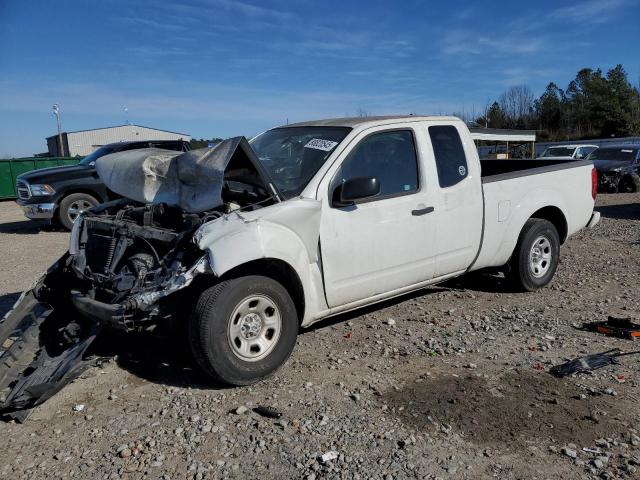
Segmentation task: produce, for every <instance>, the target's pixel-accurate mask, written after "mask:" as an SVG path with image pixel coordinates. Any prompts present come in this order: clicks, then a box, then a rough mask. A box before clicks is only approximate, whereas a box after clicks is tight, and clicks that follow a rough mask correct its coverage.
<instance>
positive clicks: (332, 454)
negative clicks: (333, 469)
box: [320, 450, 339, 463]
mask: <svg viewBox="0 0 640 480" xmlns="http://www.w3.org/2000/svg"><path fill="white" fill-rule="evenodd" d="M338 455H339V454H338V452H336V451H335V450H330V451H328V452H326V453H323V454H322V455H320V461H321V462H322V463H327V462H330V461H331V460H335V459H336V458H338Z"/></svg>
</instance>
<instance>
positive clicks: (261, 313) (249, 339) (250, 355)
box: [227, 295, 282, 362]
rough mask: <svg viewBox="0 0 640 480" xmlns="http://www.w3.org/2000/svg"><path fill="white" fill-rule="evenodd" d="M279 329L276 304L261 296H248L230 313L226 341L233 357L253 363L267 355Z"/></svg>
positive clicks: (277, 335)
mask: <svg viewBox="0 0 640 480" xmlns="http://www.w3.org/2000/svg"><path fill="white" fill-rule="evenodd" d="M281 330H282V317H281V314H280V310H279V309H278V306H277V305H276V303H275V302H274V301H273V300H272V299H271V298H269V297H267V296H265V295H250V296H248V297H246V298H244V299H243V300H241V301H240V302H239V303H238V304H237V305H236V307H235V309H234V310H233V313H232V314H231V316H230V318H229V323H228V326H227V340H228V341H229V346H230V347H231V351H232V352H233V353H234V355H235V356H236V357H238V358H239V359H241V360H244V361H245V362H255V361H258V360H260V359H262V358H264V357H266V356H267V355H269V353H271V351H272V350H273V348H274V347H275V346H276V344H277V343H278V339H279V338H280V332H281Z"/></svg>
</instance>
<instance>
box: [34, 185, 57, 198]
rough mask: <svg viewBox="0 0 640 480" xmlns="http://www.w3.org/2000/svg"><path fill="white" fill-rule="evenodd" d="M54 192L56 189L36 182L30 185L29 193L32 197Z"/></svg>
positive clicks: (44, 195)
mask: <svg viewBox="0 0 640 480" xmlns="http://www.w3.org/2000/svg"><path fill="white" fill-rule="evenodd" d="M54 193H56V191H55V190H54V189H53V187H52V186H51V185H47V184H46V183H36V184H34V185H31V195H33V196H34V197H46V196H48V195H53V194H54Z"/></svg>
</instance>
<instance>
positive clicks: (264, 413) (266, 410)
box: [253, 405, 282, 418]
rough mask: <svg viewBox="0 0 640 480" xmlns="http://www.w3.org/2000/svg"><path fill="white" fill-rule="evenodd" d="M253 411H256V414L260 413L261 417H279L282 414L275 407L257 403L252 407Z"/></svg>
mask: <svg viewBox="0 0 640 480" xmlns="http://www.w3.org/2000/svg"><path fill="white" fill-rule="evenodd" d="M253 411H254V412H256V413H257V414H258V415H260V416H261V417H266V418H280V417H281V416H282V413H281V412H279V411H278V410H276V409H275V408H273V407H267V406H264V405H258V406H257V407H256V408H254V409H253Z"/></svg>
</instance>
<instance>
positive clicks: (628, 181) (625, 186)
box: [618, 174, 640, 193]
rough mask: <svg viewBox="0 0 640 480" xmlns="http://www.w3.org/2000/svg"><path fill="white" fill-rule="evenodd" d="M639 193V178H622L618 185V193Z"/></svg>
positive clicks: (636, 176) (634, 176) (633, 176)
mask: <svg viewBox="0 0 640 480" xmlns="http://www.w3.org/2000/svg"><path fill="white" fill-rule="evenodd" d="M639 191H640V176H638V175H635V174H632V175H627V176H626V177H622V179H621V180H620V183H619V184H618V192H619V193H635V192H639Z"/></svg>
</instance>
